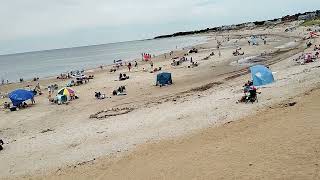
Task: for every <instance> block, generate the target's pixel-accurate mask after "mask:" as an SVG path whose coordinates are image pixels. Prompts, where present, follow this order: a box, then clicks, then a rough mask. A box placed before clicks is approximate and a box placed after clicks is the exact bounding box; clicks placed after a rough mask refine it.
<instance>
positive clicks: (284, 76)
mask: <svg viewBox="0 0 320 180" xmlns="http://www.w3.org/2000/svg"><path fill="white" fill-rule="evenodd" d="M301 31H302V30H301ZM253 32H255V33H256V34H259V33H261V32H260V31H257V30H256V31H253ZM276 32H277V31H276ZM276 32H274V33H275V35H273V36H272V35H270V37H269V39H270V44H267V45H261V46H256V47H253V46H247V42H246V38H242V40H239V39H238V38H235V36H236V34H237V33H238V34H242V35H244V37H245V34H246V33H248V32H230V36H231V39H232V43H233V42H234V41H240V42H239V45H240V46H241V47H242V48H243V49H244V50H245V52H246V55H248V56H250V55H252V54H260V53H263V52H264V51H267V50H268V52H269V51H270V52H271V50H273V49H274V47H276V46H278V45H279V44H285V43H287V42H290V41H291V40H292V39H294V38H292V37H291V36H290V37H288V38H283V37H281V34H280V33H278V34H277V33H276ZM279 32H282V31H281V29H280V30H279ZM249 33H250V32H249ZM214 36H216V34H212V37H214ZM220 36H221V35H220ZM220 36H219V37H220ZM288 36H289V35H288ZM300 37H301V36H300ZM222 39H223V38H222ZM276 40H279V42H278V41H276ZM303 42H304V41H301V44H302V43H303ZM225 44H226V45H228V42H225ZM301 44H300V45H301ZM215 46H216V44H215V42H214V40H213V39H211V40H210V41H208V42H207V43H204V44H201V45H199V46H197V47H198V48H199V49H200V51H199V53H198V54H193V55H192V57H193V58H194V60H195V61H197V62H199V64H200V65H199V67H196V68H187V63H184V64H183V65H181V66H179V67H172V66H171V65H170V63H171V62H170V60H169V59H164V58H159V59H157V60H156V61H154V63H155V64H156V66H155V67H158V66H161V67H163V68H164V70H165V71H170V72H171V73H172V75H173V77H174V84H173V85H172V86H168V87H162V88H159V87H155V86H154V84H153V83H154V78H155V74H151V73H149V72H143V71H142V70H141V69H142V68H146V67H148V64H141V65H139V68H136V69H134V70H133V71H132V72H127V71H126V69H122V70H120V71H119V72H121V73H122V72H125V73H127V74H128V75H130V80H128V81H125V82H118V81H115V79H116V78H117V74H111V73H105V72H106V71H101V72H99V71H97V72H94V73H95V79H94V80H92V81H90V83H89V84H88V85H83V86H79V87H75V88H76V89H75V90H76V91H77V92H79V96H80V99H79V100H77V101H73V102H71V103H70V104H69V105H68V106H55V105H49V104H48V103H47V100H46V98H45V97H44V96H42V97H41V96H40V97H39V98H38V99H37V102H39V103H38V104H36V105H35V106H34V107H31V108H30V109H26V110H22V111H20V112H15V113H10V112H8V113H6V112H1V111H0V117H1V118H0V119H1V120H0V125H3V128H2V129H0V133H1V134H2V136H3V137H5V140H6V141H7V142H9V143H8V144H7V145H6V147H5V148H6V150H5V151H3V152H1V154H2V153H4V154H3V155H5V156H4V159H3V162H6V163H7V164H10V165H11V166H10V167H6V166H1V165H0V168H3V169H4V171H5V173H4V174H3V175H2V177H25V178H28V177H32V178H33V177H36V175H37V174H42V173H45V174H46V173H48V171H49V172H51V171H53V172H56V173H57V169H62V170H64V169H65V167H68V166H70V167H73V166H74V165H76V166H77V164H80V166H82V164H83V166H87V164H91V163H93V164H95V160H97V159H100V158H104V157H106V158H108V157H109V156H108V155H111V156H112V157H116V156H122V155H123V154H126V152H127V150H129V153H131V150H132V148H134V149H135V147H136V146H140V145H143V144H145V143H149V142H151V143H152V142H157V141H159V140H160V141H162V140H166V139H168V138H169V139H170V138H175V137H185V136H188V134H189V135H190V134H193V133H194V132H197V131H201V130H203V129H207V128H208V127H215V126H217V125H219V124H224V123H228V122H230V121H232V120H238V119H241V118H244V117H248V116H250V115H252V114H253V113H255V112H258V111H259V110H261V109H263V108H268V107H272V106H273V105H274V104H279V103H281V102H284V101H286V100H291V99H293V98H294V97H296V96H297V95H299V94H303V93H305V91H306V90H307V89H308V88H313V87H315V86H317V82H318V76H317V75H318V73H317V67H318V66H319V62H318V61H317V62H315V63H312V64H308V65H305V66H297V65H295V64H294V62H293V61H292V59H293V57H296V56H298V55H299V53H300V52H302V51H304V49H303V48H302V47H300V46H299V48H298V49H290V50H288V51H283V52H281V53H274V54H272V56H271V57H270V58H268V59H267V60H266V61H265V62H261V63H266V64H268V63H270V68H271V69H272V70H273V71H274V72H277V73H276V74H275V75H276V79H277V81H276V83H274V84H271V85H270V86H266V87H263V88H261V91H262V95H261V97H259V103H257V104H254V105H242V104H239V105H237V104H236V103H235V102H236V100H237V99H238V98H240V97H241V96H242V91H241V88H242V85H243V82H246V81H247V80H248V79H249V78H250V77H249V75H248V72H247V67H240V66H235V67H233V66H230V63H231V62H234V61H236V60H237V59H238V58H241V57H233V56H232V51H233V50H234V49H233V48H226V49H222V50H221V52H222V54H223V55H222V57H218V56H217V55H215V56H210V57H209V59H206V57H208V54H210V53H211V52H212V49H211V48H212V47H215ZM309 50H310V49H309ZM215 52H216V51H215ZM176 53H178V54H179V53H181V54H183V52H180V51H179V52H176ZM297 53H298V54H297ZM188 58H190V55H189V56H188ZM61 82H62V81H61ZM119 85H125V86H127V87H128V92H129V93H128V95H127V96H123V97H112V98H111V99H108V100H103V101H97V100H96V99H94V97H93V95H92V93H93V92H94V91H101V92H103V93H107V92H111V90H112V88H114V87H117V86H119ZM304 87H307V88H304ZM288 88H289V89H290V91H288ZM91 95H92V96H91ZM112 108H133V109H134V110H133V111H132V112H130V113H128V114H123V115H119V116H115V117H111V118H106V119H99V120H98V119H91V118H89V117H90V115H92V114H94V113H96V112H100V111H103V110H108V109H112ZM25 118H27V119H28V121H25V120H24V119H25ZM8 122H9V123H8ZM218 128H219V127H218ZM46 129H51V130H52V131H50V132H48V133H41V132H42V131H43V130H46ZM39 132H40V133H39ZM21 146H23V147H24V148H23V149H22V150H21V151H20V150H18V149H19V148H18V147H21ZM33 147H37V149H33ZM57 154H59V156H58V155H57ZM17 155H19V156H17ZM24 156H28V161H26V159H25V158H24ZM12 157H17V158H12ZM57 159H58V161H56V160H57ZM92 159H95V160H94V161H91V160H92ZM86 162H87V163H86ZM43 170H45V171H43ZM60 172H61V170H60V171H58V174H59V173H60ZM6 175H7V176H6Z"/></svg>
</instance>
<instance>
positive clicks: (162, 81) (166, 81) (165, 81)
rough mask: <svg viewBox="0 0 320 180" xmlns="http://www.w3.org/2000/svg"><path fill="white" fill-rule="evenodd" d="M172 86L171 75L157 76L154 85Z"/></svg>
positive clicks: (165, 73) (164, 73) (162, 74)
mask: <svg viewBox="0 0 320 180" xmlns="http://www.w3.org/2000/svg"><path fill="white" fill-rule="evenodd" d="M170 84H172V78H171V73H167V72H163V73H160V74H158V75H157V82H156V85H157V86H158V85H160V86H163V85H170Z"/></svg>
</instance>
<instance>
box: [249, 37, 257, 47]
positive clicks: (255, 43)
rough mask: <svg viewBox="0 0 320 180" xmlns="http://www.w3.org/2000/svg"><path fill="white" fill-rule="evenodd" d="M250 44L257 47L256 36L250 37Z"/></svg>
mask: <svg viewBox="0 0 320 180" xmlns="http://www.w3.org/2000/svg"><path fill="white" fill-rule="evenodd" d="M250 43H251V44H252V45H256V46H257V45H259V43H258V40H257V37H256V36H251V39H250Z"/></svg>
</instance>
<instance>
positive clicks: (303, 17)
mask: <svg viewBox="0 0 320 180" xmlns="http://www.w3.org/2000/svg"><path fill="white" fill-rule="evenodd" d="M316 17H317V13H315V12H313V13H307V14H305V15H300V16H299V17H298V20H300V21H306V20H312V19H314V18H316Z"/></svg>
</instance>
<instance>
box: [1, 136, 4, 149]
mask: <svg viewBox="0 0 320 180" xmlns="http://www.w3.org/2000/svg"><path fill="white" fill-rule="evenodd" d="M3 144H4V143H3V140H2V139H0V151H2V150H3V147H2V146H3Z"/></svg>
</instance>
